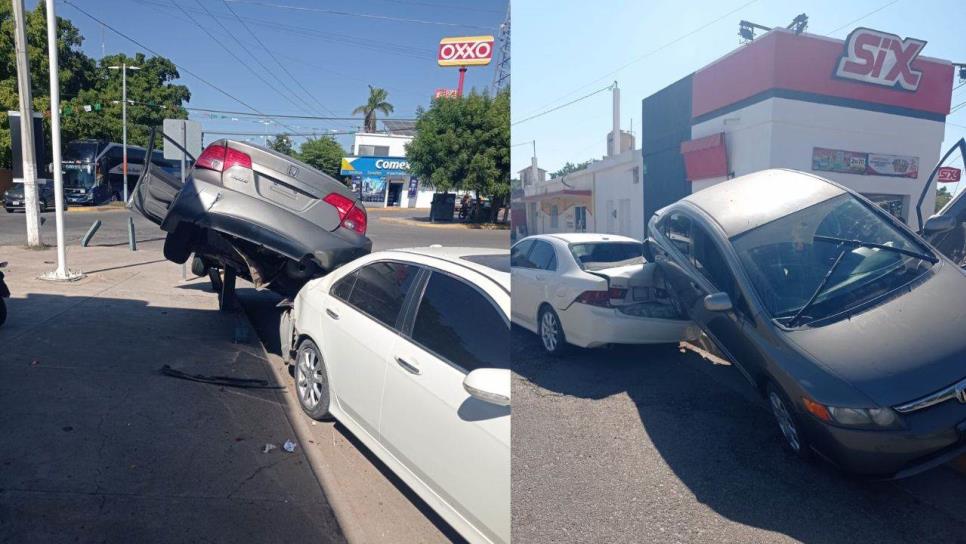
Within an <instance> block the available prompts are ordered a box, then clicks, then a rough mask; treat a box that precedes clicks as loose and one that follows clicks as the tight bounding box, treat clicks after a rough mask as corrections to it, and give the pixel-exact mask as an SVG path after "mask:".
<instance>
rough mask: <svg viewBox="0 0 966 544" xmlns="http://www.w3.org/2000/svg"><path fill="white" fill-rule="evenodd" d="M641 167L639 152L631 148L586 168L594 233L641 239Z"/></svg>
mask: <svg viewBox="0 0 966 544" xmlns="http://www.w3.org/2000/svg"><path fill="white" fill-rule="evenodd" d="M643 165H644V157H643V155H641V150H640V149H631V150H628V151H625V152H623V153H621V154H620V155H617V156H616V157H612V158H608V159H605V160H603V161H600V162H598V163H595V164H594V165H593V166H592V167H591V168H590V169H588V170H589V172H588V174H589V175H590V176H591V177H592V178H593V187H594V210H595V212H596V225H595V230H594V232H601V233H606V234H620V235H623V236H630V237H631V238H637V239H638V240H643V239H644V229H645V228H646V225H645V222H644V184H643V182H642V181H641V172H642V170H643ZM589 227H590V226H589V225H588V230H589Z"/></svg>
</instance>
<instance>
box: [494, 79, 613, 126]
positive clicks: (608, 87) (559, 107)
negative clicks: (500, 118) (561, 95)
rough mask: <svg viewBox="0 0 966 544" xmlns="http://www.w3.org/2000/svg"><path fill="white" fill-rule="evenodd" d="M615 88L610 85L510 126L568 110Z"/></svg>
mask: <svg viewBox="0 0 966 544" xmlns="http://www.w3.org/2000/svg"><path fill="white" fill-rule="evenodd" d="M613 88H614V86H613V85H608V86H606V87H603V88H601V89H597V90H596V91H594V92H592V93H590V94H585V95H584V96H581V97H580V98H575V99H574V100H571V101H570V102H567V103H566V104H561V105H559V106H557V107H555V108H550V109H549V110H546V111H542V112H540V113H537V114H534V115H531V116H530V117H527V118H525V119H520V120H519V121H514V122H513V123H510V124H511V125H519V124H520V123H524V122H526V121H529V120H531V119H536V118H537V117H541V116H543V115H546V114H548V113H551V112H554V111H557V110H559V109H561V108H566V107H567V106H569V105H571V104H574V103H576V102H580V101H581V100H583V99H585V98H590V97H591V96H594V95H595V94H597V93H602V92H604V91H609V90H611V89H613Z"/></svg>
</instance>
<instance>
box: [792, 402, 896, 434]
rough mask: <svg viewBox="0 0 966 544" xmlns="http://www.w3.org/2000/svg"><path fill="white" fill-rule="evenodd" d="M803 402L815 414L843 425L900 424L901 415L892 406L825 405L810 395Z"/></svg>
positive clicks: (878, 426) (888, 426)
mask: <svg viewBox="0 0 966 544" xmlns="http://www.w3.org/2000/svg"><path fill="white" fill-rule="evenodd" d="M802 403H803V404H804V406H805V409H806V410H808V411H809V413H811V414H812V415H813V416H815V417H817V418H819V419H821V420H822V421H826V422H829V423H834V424H837V425H841V426H843V427H863V428H872V429H892V428H896V427H899V426H900V421H899V416H898V415H897V414H896V413H895V411H894V410H893V409H892V408H843V407H839V406H825V405H824V404H821V403H818V402H815V401H814V400H812V399H810V398H808V397H802Z"/></svg>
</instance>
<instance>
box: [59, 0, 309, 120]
mask: <svg viewBox="0 0 966 544" xmlns="http://www.w3.org/2000/svg"><path fill="white" fill-rule="evenodd" d="M63 2H64V3H65V4H67V5H68V6H70V7H72V8H74V9H76V10H77V11H78V12H80V13H81V14H83V15H84V16H86V17H87V18H89V19H91V20H93V21H95V22H97V23H100V24H101V25H102V26H103V27H104V28H107V29H108V30H110V31H111V32H113V33H115V34H117V35H118V36H120V37H122V38H124V39H125V40H127V41H129V42H131V43H133V44H134V45H136V46H138V47H140V48H141V49H143V50H145V51H147V52H149V53H151V54H152V55H156V56H159V57H163V56H164V55H162V54H161V53H158V52H157V51H155V50H154V49H151V48H150V47H148V46H146V45H144V44H143V43H141V42H139V41H137V40H135V39H134V38H132V37H130V36H128V35H127V34H125V33H123V32H121V31H120V30H118V29H116V28H114V27H113V26H111V25H109V24H107V23H106V22H104V20H102V19H100V18H98V17H96V16H94V15H91V14H90V13H89V12H88V11H87V10H85V9H83V8H81V7H79V6H77V5H75V4H74V3H73V2H72V1H71V0H63ZM170 62H171V64H173V65H174V67H175V68H177V69H178V70H180V71H183V72H184V73H186V74H188V75H190V76H191V77H193V78H195V79H197V80H198V81H200V82H202V83H204V84H205V85H207V86H209V87H211V88H212V89H214V90H216V91H218V92H219V93H221V94H223V95H225V96H227V97H228V98H230V99H232V100H234V101H235V102H238V103H239V104H241V105H242V106H245V107H246V108H248V109H250V110H252V111H253V112H255V113H257V114H259V115H262V116H264V117H269V116H267V115H265V114H264V113H262V112H260V111H258V109H257V108H255V107H254V106H252V105H250V104H249V103H248V102H245V101H244V100H242V99H241V98H238V97H237V96H235V95H233V94H231V93H229V92H228V91H226V90H224V89H222V88H221V87H219V86H217V85H215V84H214V83H212V82H210V81H208V80H207V79H205V78H203V77H201V76H199V75H198V74H196V73H194V72H193V71H191V70H189V69H188V68H187V67H185V66H184V65H181V64H178V63H176V62H174V61H173V60H172V61H170ZM270 118H272V117H270ZM279 124H280V125H282V126H285V127H286V128H290V127H287V126H286V125H285V124H283V123H279Z"/></svg>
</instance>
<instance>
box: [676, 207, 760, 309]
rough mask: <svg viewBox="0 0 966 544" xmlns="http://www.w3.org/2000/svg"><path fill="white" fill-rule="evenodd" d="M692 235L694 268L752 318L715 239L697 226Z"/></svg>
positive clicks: (692, 230)
mask: <svg viewBox="0 0 966 544" xmlns="http://www.w3.org/2000/svg"><path fill="white" fill-rule="evenodd" d="M691 235H692V242H693V243H692V249H693V254H694V255H693V258H692V262H693V263H694V267H695V268H697V269H698V272H700V273H701V274H702V275H703V276H704V277H705V278H706V279H707V280H708V281H709V282H711V285H713V286H714V287H715V289H718V290H719V291H724V292H725V293H728V296H729V297H730V298H731V302H732V304H734V305H735V307H736V308H738V309H739V310H742V311H743V312H744V313H745V314H746V315H749V316H750V315H751V312H749V311H748V310H747V306H746V304H745V301H744V297H742V296H741V290H740V289H738V282H737V280H735V276H734V274H733V273H732V272H731V268H730V267H729V266H728V261H726V260H725V258H724V254H722V253H721V250H720V249H719V248H718V246H717V245H716V244H715V243H714V239H713V238H712V237H711V235H710V234H709V233H708V231H707V230H705V229H704V227H702V226H700V225H697V224H695V225H693V226H692V229H691Z"/></svg>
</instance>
